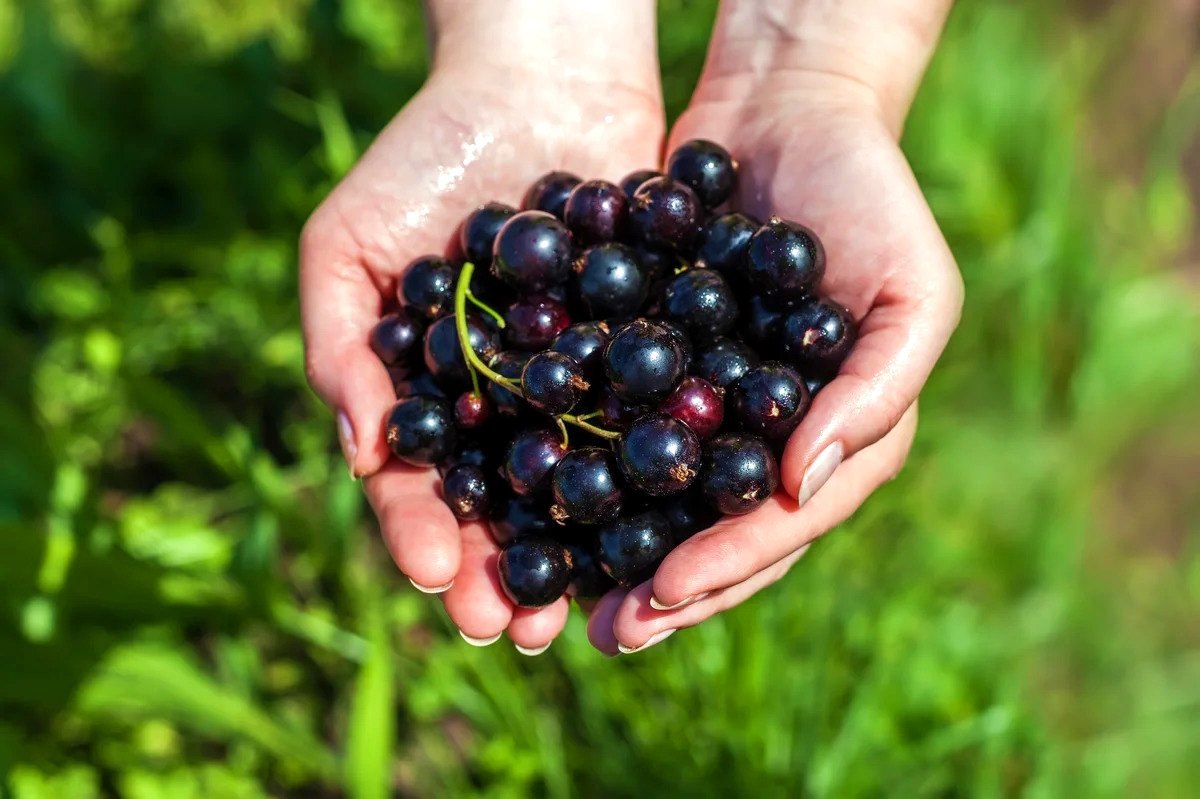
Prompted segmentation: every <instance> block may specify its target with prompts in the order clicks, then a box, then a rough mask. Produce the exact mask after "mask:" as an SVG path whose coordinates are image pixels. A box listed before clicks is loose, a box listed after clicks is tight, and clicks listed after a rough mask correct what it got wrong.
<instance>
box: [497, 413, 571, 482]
mask: <svg viewBox="0 0 1200 799" xmlns="http://www.w3.org/2000/svg"><path fill="white" fill-rule="evenodd" d="M566 454H567V448H566V447H564V446H563V442H562V439H561V438H560V437H559V435H558V433H557V432H553V433H552V432H550V431H549V430H540V429H534V430H525V431H523V432H521V433H519V434H518V435H517V437H516V438H514V439H513V442H512V446H510V447H509V448H508V454H507V455H505V456H504V476H505V477H507V478H508V484H509V485H510V486H512V490H513V491H514V492H515V493H517V494H519V495H520V496H523V497H527V496H529V495H530V494H534V493H536V492H538V491H542V490H545V489H548V488H550V478H551V475H552V474H553V473H554V467H555V466H557V465H558V462H559V461H560V460H562V457H563V455H566Z"/></svg>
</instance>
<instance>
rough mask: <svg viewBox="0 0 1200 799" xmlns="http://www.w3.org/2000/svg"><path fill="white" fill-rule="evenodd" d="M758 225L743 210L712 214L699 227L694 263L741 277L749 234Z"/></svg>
mask: <svg viewBox="0 0 1200 799" xmlns="http://www.w3.org/2000/svg"><path fill="white" fill-rule="evenodd" d="M758 228H759V223H758V222H757V221H755V220H754V219H751V218H750V217H748V216H746V215H745V214H739V213H732V214H722V215H721V216H717V217H713V218H712V219H710V220H708V222H707V223H706V224H705V225H704V227H702V228H701V229H700V237H699V238H698V239H697V240H696V265H697V266H706V267H708V268H709V269H716V270H717V271H718V272H721V273H722V274H724V275H725V277H726V278H727V279H729V280H731V281H735V282H736V281H740V280H741V279H742V277H743V276H744V272H743V259H744V258H745V257H746V251H747V250H749V249H750V237H751V236H753V235H754V233H755V232H756V231H757V230H758Z"/></svg>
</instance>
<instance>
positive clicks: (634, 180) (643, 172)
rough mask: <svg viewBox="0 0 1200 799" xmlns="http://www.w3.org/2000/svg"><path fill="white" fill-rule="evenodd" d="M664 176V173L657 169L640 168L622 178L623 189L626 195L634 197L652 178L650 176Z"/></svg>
mask: <svg viewBox="0 0 1200 799" xmlns="http://www.w3.org/2000/svg"><path fill="white" fill-rule="evenodd" d="M662 176H663V173H662V172H659V171H658V170H656V169H639V170H637V171H635V172H630V173H629V174H628V175H626V176H625V177H623V178H621V191H623V192H625V196H626V197H633V195H634V194H635V193H636V192H637V190H638V189H639V188H641V185H642V184H643V183H645V182H646V181H647V180H650V178H661V177H662Z"/></svg>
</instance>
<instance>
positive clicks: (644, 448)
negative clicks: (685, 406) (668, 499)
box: [617, 413, 700, 497]
mask: <svg viewBox="0 0 1200 799" xmlns="http://www.w3.org/2000/svg"><path fill="white" fill-rule="evenodd" d="M617 453H618V461H619V462H620V464H621V472H622V473H623V474H624V475H625V478H626V479H627V480H628V481H629V484H630V485H631V486H633V487H634V488H636V489H637V490H638V491H641V492H642V493H643V494H649V495H650V496H652V497H663V496H667V495H668V494H675V493H678V492H680V491H683V490H684V489H685V488H687V487H688V486H689V485H691V484H692V483H693V482H695V480H696V475H697V474H699V471H700V438H699V437H698V436H697V435H696V433H695V432H693V431H692V429H691V428H690V427H688V426H687V425H686V424H684V423H683V422H681V421H679V420H678V419H676V418H674V417H673V416H668V415H667V414H665V413H649V414H646V415H645V416H643V417H641V418H640V419H638V420H637V421H635V422H634V423H633V424H631V425H630V426H629V430H628V431H626V433H625V435H624V436H623V437H622V438H621V443H620V445H619V446H618V449H617Z"/></svg>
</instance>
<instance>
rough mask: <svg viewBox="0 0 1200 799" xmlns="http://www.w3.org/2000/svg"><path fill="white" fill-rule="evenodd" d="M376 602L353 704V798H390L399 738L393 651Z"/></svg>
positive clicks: (349, 746) (349, 775)
mask: <svg viewBox="0 0 1200 799" xmlns="http://www.w3.org/2000/svg"><path fill="white" fill-rule="evenodd" d="M375 602H376V605H375V607H373V608H372V609H371V610H370V611H369V613H370V621H369V626H370V631H369V637H370V645H371V648H370V653H369V654H368V656H367V661H366V663H364V664H363V667H362V668H361V669H359V672H358V678H357V680H356V681H355V685H354V696H353V699H352V700H351V701H352V704H351V705H350V729H349V736H348V740H347V743H346V785H347V787H348V789H349V792H350V796H351V797H353V799H387V797H388V796H390V795H391V788H390V786H391V781H392V780H391V773H392V751H393V748H394V746H395V738H396V728H395V726H396V725H395V713H394V709H393V707H394V701H395V699H394V696H393V693H392V690H393V674H392V650H391V646H390V644H389V641H388V635H387V627H386V626H385V625H384V624H383V621H382V619H381V616H380V612H379V608H378V606H377V603H378V600H375Z"/></svg>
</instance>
